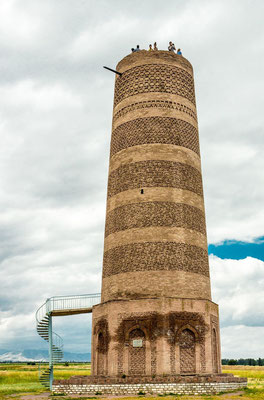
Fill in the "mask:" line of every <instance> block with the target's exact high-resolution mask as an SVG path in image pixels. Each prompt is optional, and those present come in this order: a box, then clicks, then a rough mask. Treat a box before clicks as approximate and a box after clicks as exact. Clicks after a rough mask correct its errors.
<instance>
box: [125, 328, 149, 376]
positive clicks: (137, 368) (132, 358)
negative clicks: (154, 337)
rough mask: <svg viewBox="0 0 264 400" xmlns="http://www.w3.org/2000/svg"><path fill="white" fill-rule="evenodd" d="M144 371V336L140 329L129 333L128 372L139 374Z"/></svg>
mask: <svg viewBox="0 0 264 400" xmlns="http://www.w3.org/2000/svg"><path fill="white" fill-rule="evenodd" d="M145 371H146V338H145V334H144V332H143V331H142V330H141V329H138V328H137V329H133V330H132V331H131V332H130V333H129V353H128V373H129V375H141V374H145Z"/></svg>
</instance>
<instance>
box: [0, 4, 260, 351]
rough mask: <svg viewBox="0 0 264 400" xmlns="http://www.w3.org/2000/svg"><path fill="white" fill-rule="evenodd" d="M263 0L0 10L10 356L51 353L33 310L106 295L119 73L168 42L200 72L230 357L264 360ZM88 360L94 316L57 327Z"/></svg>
mask: <svg viewBox="0 0 264 400" xmlns="http://www.w3.org/2000/svg"><path fill="white" fill-rule="evenodd" d="M263 13H264V2H263V1H262V0H255V1H254V0H251V1H247V0H221V1H220V0H219V1H218V0H167V1H166V2H164V1H163V0H162V1H159V0H155V1H153V0H149V1H143V0H141V1H138V0H133V1H132V0H122V1H121V0H120V1H118V0H108V1H102V0H96V1H93V0H45V1H42V0H1V2H0V141H1V143H0V255H1V278H0V301H1V312H0V322H1V325H0V349H9V350H14V351H19V350H23V349H38V348H39V349H45V348H46V345H45V343H44V342H43V343H42V340H41V339H40V338H39V337H38V336H37V334H36V333H35V321H34V314H35V311H36V309H37V308H38V307H39V306H40V305H41V304H42V303H43V302H44V301H45V299H46V298H47V297H51V296H53V295H67V294H82V293H94V292H100V283H101V282H100V281H101V268H102V254H103V236H104V219H105V206H106V184H107V174H108V155H109V144H110V135H111V117H112V106H113V90H114V76H113V74H112V73H110V72H108V71H106V70H104V69H103V68H102V66H103V65H108V66H109V67H115V65H116V64H117V62H118V61H119V60H120V59H121V58H122V57H124V56H125V55H127V54H128V53H129V52H130V49H131V47H134V46H135V45H136V44H138V43H139V44H140V45H141V47H142V48H147V47H148V44H149V43H151V42H152V43H153V42H154V41H157V42H158V46H159V48H160V49H166V48H167V43H168V41H169V40H173V41H174V42H175V44H176V46H178V47H181V48H182V50H183V55H184V56H185V57H186V58H187V59H188V60H189V61H190V62H191V63H192V64H193V66H194V71H195V84H196V98H197V108H198V117H199V130H200V144H201V154H202V166H203V181H204V192H205V206H206V216H207V228H208V241H209V244H210V246H209V250H210V253H211V255H210V267H211V278H212V289H213V299H214V301H216V302H218V303H219V305H220V312H221V331H222V356H223V357H229V358H230V357H264V342H263V337H264V313H263V310H264V296H263V290H264V262H263V260H264V256H263V254H264V251H263V250H264V226H263V223H264V201H263V195H264V182H263V171H264V157H263V142H264V138H263V125H264V113H263V69H264V65H263V64H264V54H263V43H264V24H263ZM55 328H56V329H57V332H58V333H60V334H61V335H62V336H63V338H64V343H65V350H68V351H75V352H87V351H89V350H90V336H89V335H90V333H89V332H90V317H89V316H87V315H82V316H74V317H73V316H72V317H64V318H61V319H59V318H57V319H56V321H55Z"/></svg>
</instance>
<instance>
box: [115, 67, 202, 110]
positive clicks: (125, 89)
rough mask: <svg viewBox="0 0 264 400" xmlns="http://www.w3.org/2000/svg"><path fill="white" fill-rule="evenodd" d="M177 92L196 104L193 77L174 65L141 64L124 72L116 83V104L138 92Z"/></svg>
mask: <svg viewBox="0 0 264 400" xmlns="http://www.w3.org/2000/svg"><path fill="white" fill-rule="evenodd" d="M146 92H147V93H151V92H165V93H177V94H179V95H180V96H183V97H186V98H187V99H188V100H190V101H191V102H192V103H194V104H195V94H194V82H193V77H192V75H191V74H189V73H188V72H187V71H185V70H184V69H182V68H179V67H177V66H172V65H155V64H153V65H151V64H148V65H141V66H137V67H134V68H131V69H129V70H127V71H125V72H123V74H122V76H121V77H118V79H117V80H116V84H115V97H114V104H115V105H116V104H118V103H119V102H120V101H121V100H123V99H124V98H126V97H129V96H133V95H135V94H138V93H146Z"/></svg>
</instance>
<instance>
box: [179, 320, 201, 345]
mask: <svg viewBox="0 0 264 400" xmlns="http://www.w3.org/2000/svg"><path fill="white" fill-rule="evenodd" d="M185 329H189V331H192V332H193V334H194V337H195V341H198V340H199V334H198V332H197V330H196V329H195V328H194V327H193V326H192V325H190V324H185V325H183V326H182V327H181V328H179V329H178V330H177V331H176V333H175V338H176V341H177V342H178V341H179V336H180V334H181V332H182V331H184V330H185Z"/></svg>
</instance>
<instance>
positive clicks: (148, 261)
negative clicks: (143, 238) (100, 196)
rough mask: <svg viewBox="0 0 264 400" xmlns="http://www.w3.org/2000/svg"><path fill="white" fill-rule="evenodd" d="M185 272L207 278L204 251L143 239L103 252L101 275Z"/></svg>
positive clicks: (197, 248) (206, 261)
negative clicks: (138, 272) (143, 240)
mask: <svg viewBox="0 0 264 400" xmlns="http://www.w3.org/2000/svg"><path fill="white" fill-rule="evenodd" d="M162 270H169V271H186V272H193V273H196V274H201V275H205V276H208V277H209V264H208V255H207V251H206V250H204V249H202V248H200V247H198V246H192V245H188V244H185V243H175V242H145V243H132V244H128V245H125V246H118V247H114V248H113V249H111V250H108V251H106V252H105V253H104V268H103V277H104V278H106V277H108V276H111V275H116V274H122V273H126V272H135V271H162Z"/></svg>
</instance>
